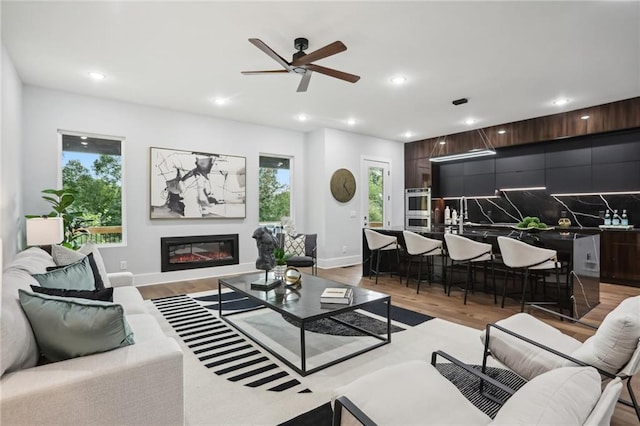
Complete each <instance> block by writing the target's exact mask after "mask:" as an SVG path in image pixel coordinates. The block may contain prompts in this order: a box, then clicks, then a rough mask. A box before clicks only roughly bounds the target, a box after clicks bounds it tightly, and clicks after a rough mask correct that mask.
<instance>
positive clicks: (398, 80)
mask: <svg viewBox="0 0 640 426" xmlns="http://www.w3.org/2000/svg"><path fill="white" fill-rule="evenodd" d="M406 81H407V77H404V76H402V75H397V76H395V77H392V78H391V82H392V83H393V84H397V85H401V84H404V83H405V82H406Z"/></svg>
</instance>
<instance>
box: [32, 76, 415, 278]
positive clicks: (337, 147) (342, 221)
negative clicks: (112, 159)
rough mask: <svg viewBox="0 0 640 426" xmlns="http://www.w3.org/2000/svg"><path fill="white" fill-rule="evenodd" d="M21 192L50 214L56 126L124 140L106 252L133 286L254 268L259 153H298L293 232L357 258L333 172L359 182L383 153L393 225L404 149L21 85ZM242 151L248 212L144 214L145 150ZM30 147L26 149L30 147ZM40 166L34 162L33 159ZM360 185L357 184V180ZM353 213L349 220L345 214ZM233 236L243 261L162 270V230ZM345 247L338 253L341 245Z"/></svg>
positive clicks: (338, 259)
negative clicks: (367, 161)
mask: <svg viewBox="0 0 640 426" xmlns="http://www.w3.org/2000/svg"><path fill="white" fill-rule="evenodd" d="M23 93H24V97H23V103H24V108H23V111H24V126H23V128H24V152H25V158H24V160H23V163H24V165H23V174H22V178H23V180H24V184H23V197H24V212H25V213H28V214H40V213H46V212H48V211H49V206H48V205H47V203H45V202H43V201H42V200H41V198H40V195H41V194H40V191H41V190H42V189H44V188H52V187H56V186H57V182H58V179H59V177H58V174H59V163H60V160H59V151H58V130H67V131H76V132H87V133H93V134H101V135H107V136H120V137H124V138H126V139H125V142H124V144H123V145H124V155H125V158H124V170H125V180H126V181H125V191H126V206H125V208H126V210H125V211H126V224H127V240H128V244H127V246H126V247H109V248H104V249H103V250H101V251H102V253H103V256H104V258H105V262H106V264H107V269H108V270H111V271H117V270H118V269H119V266H120V261H121V260H126V261H127V264H128V269H129V270H130V271H132V272H133V273H134V274H136V282H137V283H138V284H147V283H158V282H169V281H177V280H183V279H190V278H199V277H207V276H212V275H223V274H230V273H240V272H245V271H250V270H254V266H255V259H256V256H257V250H256V247H255V241H254V240H252V239H251V234H252V233H253V230H254V229H255V228H256V226H258V194H257V192H258V191H257V188H258V157H259V155H260V153H267V154H276V155H285V156H292V157H294V166H293V183H294V197H295V199H294V200H293V202H294V206H295V207H294V221H295V225H296V230H297V231H298V232H305V233H317V234H318V238H319V243H318V244H319V245H318V257H319V262H318V263H319V266H320V267H334V266H343V265H350V264H358V263H360V262H361V241H362V220H361V218H362V216H363V213H362V211H361V205H360V204H361V202H360V194H361V193H362V192H361V191H358V192H357V193H356V196H355V197H354V199H353V200H351V201H350V202H349V203H345V204H342V203H338V202H337V201H335V200H334V199H333V197H332V196H331V192H330V191H329V180H330V178H331V174H332V173H333V172H334V171H335V170H336V169H338V168H341V167H345V168H348V169H349V170H351V171H352V172H353V173H354V175H355V176H356V177H357V179H358V180H359V179H360V175H361V172H360V171H361V164H362V159H363V158H373V159H385V160H388V161H389V162H390V163H391V171H392V176H391V179H392V204H393V208H392V218H391V225H392V226H397V225H402V222H403V197H402V193H403V186H404V147H403V145H402V143H399V142H393V141H388V140H383V139H378V138H373V137H369V136H363V135H357V134H353V133H348V132H344V131H339V130H332V129H321V130H318V131H316V132H313V133H310V134H307V135H305V134H303V133H301V132H295V131H289V130H283V129H276V128H271V127H265V126H258V125H252V124H247V123H240V122H235V121H229V120H222V119H216V118H211V117H206V116H200V115H194V114H187V113H181V112H175V111H169V110H164V109H159V108H153V107H146V106H141V105H135V104H130V103H124V102H118V101H111V100H106V99H102V98H95V97H88V96H80V95H74V94H69V93H64V92H60V91H54V90H49V89H43V88H38V87H32V86H25V87H24V89H23ZM151 146H155V147H165V148H177V149H187V150H195V151H203V152H214V153H224V154H233V155H241V156H245V157H246V158H247V217H246V219H244V220H242V219H230V220H220V219H217V220H202V219H200V220H155V221H153V220H150V219H149V147H151ZM26 153H28V155H27V154H26ZM35 165H37V166H35ZM358 184H359V185H361V183H360V182H358ZM351 212H355V217H351ZM216 233H238V234H239V237H240V265H236V266H224V267H219V268H213V269H212V268H207V269H195V270H191V271H178V272H169V273H164V274H161V273H160V238H161V237H164V236H181V235H199V234H216ZM345 246H346V247H347V249H346V251H345V252H344V253H343V251H342V249H343V247H345Z"/></svg>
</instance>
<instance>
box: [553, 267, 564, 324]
mask: <svg viewBox="0 0 640 426" xmlns="http://www.w3.org/2000/svg"><path fill="white" fill-rule="evenodd" d="M555 270H556V291H557V292H558V312H560V314H562V312H563V309H562V304H561V303H560V272H559V271H558V265H557V264H556V267H555Z"/></svg>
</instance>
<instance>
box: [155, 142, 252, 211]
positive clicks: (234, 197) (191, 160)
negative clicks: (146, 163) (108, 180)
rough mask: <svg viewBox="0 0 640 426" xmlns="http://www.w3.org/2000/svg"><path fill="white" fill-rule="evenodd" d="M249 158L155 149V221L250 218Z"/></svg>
mask: <svg viewBox="0 0 640 426" xmlns="http://www.w3.org/2000/svg"><path fill="white" fill-rule="evenodd" d="M246 163H247V161H246V158H245V157H238V156H235V155H224V154H209V153H204V152H194V151H182V150H176V149H166V148H153V147H152V148H151V219H198V218H203V219H215V218H244V217H245V216H246V191H245V190H246Z"/></svg>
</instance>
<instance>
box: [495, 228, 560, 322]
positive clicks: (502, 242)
mask: <svg viewBox="0 0 640 426" xmlns="http://www.w3.org/2000/svg"><path fill="white" fill-rule="evenodd" d="M498 246H499V247H500V253H501V254H502V261H503V262H504V264H505V265H506V266H507V267H508V268H511V269H515V270H517V269H521V270H524V284H523V285H522V300H521V301H520V312H524V305H525V303H530V304H532V303H535V304H557V305H558V307H559V306H560V275H559V271H560V268H561V266H562V265H561V263H560V262H558V253H557V252H556V251H555V250H550V249H545V248H541V247H536V246H532V245H530V244H527V243H524V242H522V241H520V240H516V239H515V238H510V237H498ZM551 269H554V270H555V273H556V289H557V291H558V301H557V302H525V296H526V294H527V286H528V285H529V271H547V270H551ZM514 279H515V278H514ZM506 284H507V280H506V279H505V285H504V287H503V289H502V307H503V308H504V298H505V296H506V293H507V285H506Z"/></svg>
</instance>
